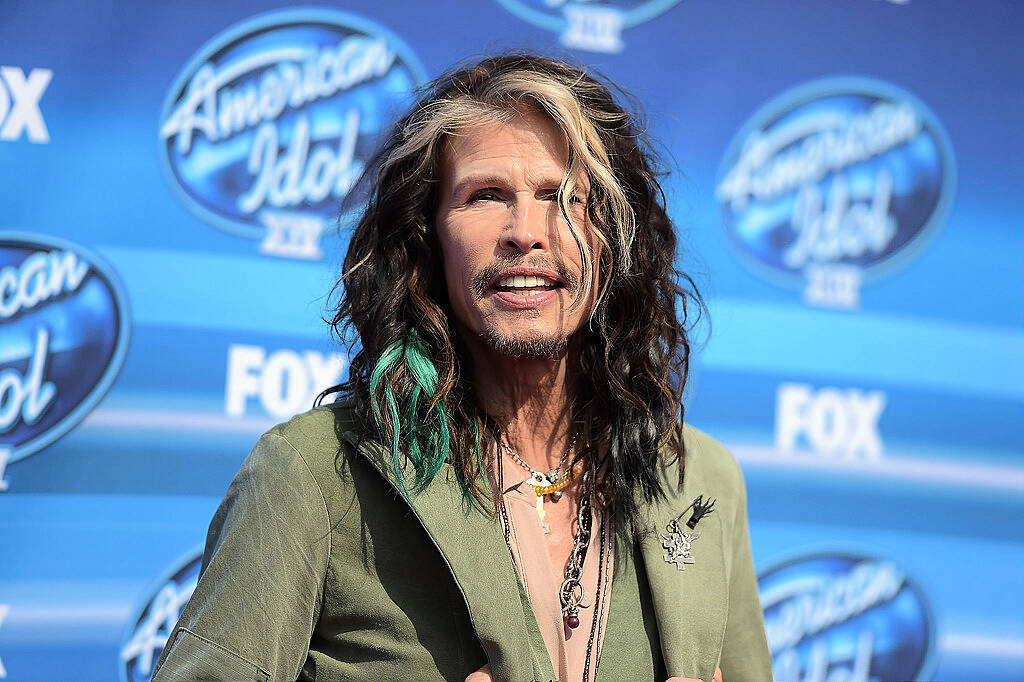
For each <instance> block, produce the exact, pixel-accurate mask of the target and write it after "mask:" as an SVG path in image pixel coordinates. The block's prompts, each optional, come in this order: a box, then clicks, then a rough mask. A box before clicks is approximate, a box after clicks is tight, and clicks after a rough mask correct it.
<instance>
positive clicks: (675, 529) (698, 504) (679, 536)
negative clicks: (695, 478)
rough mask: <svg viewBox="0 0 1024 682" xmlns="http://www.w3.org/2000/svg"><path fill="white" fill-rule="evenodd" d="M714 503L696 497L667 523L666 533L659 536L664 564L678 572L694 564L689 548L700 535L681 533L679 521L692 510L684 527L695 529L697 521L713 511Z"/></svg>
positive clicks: (701, 497)
mask: <svg viewBox="0 0 1024 682" xmlns="http://www.w3.org/2000/svg"><path fill="white" fill-rule="evenodd" d="M715 502H716V500H711V501H710V502H704V496H703V495H698V496H697V498H696V499H695V500H694V501H693V502H691V503H690V504H689V506H687V507H686V509H684V510H683V511H681V512H680V513H679V515H678V516H677V517H675V518H674V519H672V520H671V521H669V522H668V525H667V526H665V530H667V531H668V533H667V534H666V533H662V534H661V538H662V543H661V546H662V547H664V548H665V563H668V564H675V566H676V568H677V569H678V570H680V571H683V570H686V565H687V564H693V563H696V561H694V558H693V555H692V554H690V546H691V544H692V543H693V541H694V540H696V539H697V538H699V537H700V533H694V532H690V531H683V530H682V529H681V528H680V527H679V519H681V518H683V515H684V514H685V513H686V512H688V511H690V510H691V509H693V514H692V515H691V516H690V519H689V520H688V521H687V522H686V525H687V526H689V527H690V529H691V530H692V529H693V528H696V526H697V522H698V521H700V520H701V519H702V518H703V517H704V516H706V515H707V514H710V513H711V512H713V511H714V506H715Z"/></svg>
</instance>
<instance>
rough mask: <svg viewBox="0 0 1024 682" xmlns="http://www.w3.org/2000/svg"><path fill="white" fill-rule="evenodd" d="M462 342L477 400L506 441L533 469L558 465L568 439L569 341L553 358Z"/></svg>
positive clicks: (571, 369)
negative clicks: (515, 355) (470, 362)
mask: <svg viewBox="0 0 1024 682" xmlns="http://www.w3.org/2000/svg"><path fill="white" fill-rule="evenodd" d="M467 345H468V346H469V350H470V354H471V355H472V356H473V368H474V372H473V374H474V376H473V379H474V385H475V387H476V394H477V398H478V400H479V401H480V403H481V407H482V408H483V409H484V410H485V411H486V412H487V414H489V415H491V416H492V417H493V418H495V419H496V420H497V422H498V424H499V425H500V427H501V434H502V438H503V440H504V442H505V444H506V445H508V447H510V448H512V449H513V450H514V451H515V452H516V453H517V454H518V455H519V456H520V457H522V458H523V460H524V461H526V463H527V464H529V465H530V466H531V467H533V468H534V469H537V470H539V471H548V470H550V469H554V468H555V467H557V466H558V462H559V460H560V459H561V458H562V455H563V454H564V453H565V451H566V448H568V447H569V445H570V442H571V439H572V429H571V422H572V404H573V396H574V391H573V386H574V384H575V379H576V377H575V371H574V367H572V366H571V363H570V362H569V361H568V358H570V357H572V354H573V350H574V349H573V346H574V344H572V343H570V344H569V347H568V348H567V350H566V351H565V352H563V353H562V354H561V355H560V356H557V357H552V358H512V357H508V356H506V355H501V354H499V353H497V352H496V351H494V350H493V349H492V348H490V347H488V346H486V344H484V343H483V342H482V341H481V340H479V339H477V338H476V337H473V341H472V342H471V343H469V344H467Z"/></svg>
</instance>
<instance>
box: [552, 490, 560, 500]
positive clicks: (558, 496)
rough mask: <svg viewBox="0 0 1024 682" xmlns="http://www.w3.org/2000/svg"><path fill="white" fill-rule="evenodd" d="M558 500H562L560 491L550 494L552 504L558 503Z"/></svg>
mask: <svg viewBox="0 0 1024 682" xmlns="http://www.w3.org/2000/svg"><path fill="white" fill-rule="evenodd" d="M560 499H562V491H561V490H556V491H555V492H553V493H551V501H552V502H558V501H559V500H560Z"/></svg>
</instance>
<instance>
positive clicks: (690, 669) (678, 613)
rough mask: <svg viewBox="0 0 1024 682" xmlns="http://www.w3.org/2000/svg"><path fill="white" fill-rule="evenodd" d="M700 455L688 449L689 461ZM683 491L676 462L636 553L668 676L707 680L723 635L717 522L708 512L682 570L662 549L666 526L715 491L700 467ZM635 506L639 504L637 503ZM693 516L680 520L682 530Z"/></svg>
mask: <svg viewBox="0 0 1024 682" xmlns="http://www.w3.org/2000/svg"><path fill="white" fill-rule="evenodd" d="M699 456H700V451H699V450H697V449H688V450H687V458H688V460H689V461H692V459H693V458H695V457H699ZM685 471H686V476H685V479H684V482H683V489H682V491H681V492H680V491H679V490H678V480H679V478H678V476H679V468H678V463H675V464H673V465H671V466H669V467H667V468H666V470H665V481H664V486H665V488H664V489H665V490H666V491H667V496H666V498H665V499H664V500H660V501H658V502H657V503H655V504H654V505H652V506H651V508H650V512H649V520H650V532H649V533H648V535H647V536H646V537H645V538H644V539H643V540H642V541H641V542H640V553H641V556H642V557H643V563H644V567H645V568H646V571H647V580H648V583H649V584H650V588H651V601H652V603H653V605H654V612H655V619H656V621H657V623H658V633H659V637H660V640H661V654H662V658H663V660H664V662H665V668H666V671H667V672H668V674H669V676H670V677H671V676H680V677H696V678H699V679H702V680H711V677H712V676H713V675H714V672H715V668H716V667H717V666H718V655H719V652H720V651H721V647H722V641H723V638H724V637H725V621H726V615H727V606H728V605H727V602H726V600H727V595H728V589H727V579H726V573H725V556H724V551H723V547H724V545H723V537H722V525H721V519H719V518H718V514H717V513H711V514H709V515H707V516H705V517H704V518H702V519H701V520H700V522H699V523H698V524H697V527H696V528H695V529H694V532H699V533H700V537H699V538H697V539H695V540H693V542H692V545H691V547H690V554H691V556H692V557H693V560H694V563H692V564H685V565H684V566H685V568H684V569H683V570H680V569H679V568H677V566H676V564H675V563H671V562H668V561H666V559H665V555H666V553H667V552H666V550H665V548H664V547H663V545H662V542H663V540H664V538H663V534H668V532H669V531H668V530H667V529H666V526H667V525H668V524H669V522H670V521H672V519H674V518H676V516H678V515H679V513H680V512H682V511H683V510H684V509H685V508H686V506H687V505H689V504H690V502H692V501H693V499H694V498H696V497H697V496H698V495H704V497H705V499H707V498H708V496H709V495H710V496H711V497H715V493H716V491H715V490H714V489H713V487H712V486H711V485H709V482H707V481H705V480H702V478H701V477H700V473H699V467H698V466H687V467H686V469H685ZM638 502H639V500H638ZM690 513H691V512H687V513H686V514H685V515H683V517H682V518H681V519H680V521H679V525H680V529H681V530H682V531H690V528H688V527H687V526H686V521H687V519H689V516H690Z"/></svg>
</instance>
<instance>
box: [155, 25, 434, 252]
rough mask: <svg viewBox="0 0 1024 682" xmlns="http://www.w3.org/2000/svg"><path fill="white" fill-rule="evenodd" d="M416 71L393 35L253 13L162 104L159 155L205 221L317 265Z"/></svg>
mask: <svg viewBox="0 0 1024 682" xmlns="http://www.w3.org/2000/svg"><path fill="white" fill-rule="evenodd" d="M424 74H425V72H424V70H423V67H422V66H421V65H420V63H419V61H418V59H417V58H416V57H415V55H414V54H413V53H412V51H411V50H410V49H409V48H408V47H407V46H406V45H405V43H403V42H402V41H401V40H400V39H399V38H397V37H396V36H395V35H393V34H392V33H391V32H389V31H388V30H386V29H384V28H383V27H380V26H377V25H376V24H373V23H371V22H370V21H368V20H366V19H363V18H361V17H357V16H355V15H351V14H346V13H342V12H336V11H328V10H285V11H278V12H272V13H268V14H264V15H260V16H257V17H254V18H252V19H250V20H248V21H245V22H243V23H241V24H239V25H236V26H234V27H232V28H229V29H227V30H226V31H224V32H223V33H221V34H220V35H218V36H216V37H214V38H213V39H212V40H211V41H210V42H208V43H207V44H206V45H204V46H203V47H202V48H201V49H200V50H199V52H198V53H197V54H196V55H195V56H194V57H193V59H192V60H191V62H190V63H189V64H188V65H187V66H186V67H185V69H184V71H182V73H181V74H180V75H179V76H178V79H177V81H176V82H175V83H174V85H173V87H172V88H171V91H170V93H169V95H168V97H167V101H166V103H165V105H164V110H163V114H162V115H161V124H160V148H161V156H162V158H163V159H164V161H165V167H166V171H167V173H168V175H169V177H170V182H171V184H172V186H173V187H175V188H176V189H177V190H178V193H179V195H180V197H181V199H182V200H183V201H184V203H185V205H186V206H188V207H189V208H190V209H191V210H192V211H193V212H195V213H196V214H197V215H198V216H199V217H201V218H202V219H204V220H206V221H208V222H210V223H211V224H213V225H214V226H216V227H219V228H221V229H223V230H226V231H227V232H230V233H232V234H235V235H238V236H242V237H247V238H250V239H259V240H261V241H262V245H261V250H262V251H263V252H265V253H271V254H274V255H279V256H286V257H295V258H308V259H316V258H320V257H321V256H322V253H321V250H320V237H321V234H322V233H323V230H324V228H325V227H326V226H327V225H328V224H329V223H331V222H332V221H334V220H336V219H337V218H338V212H339V208H340V205H341V202H342V200H343V199H345V198H346V197H347V196H348V195H349V193H350V192H351V191H352V189H353V186H354V185H355V183H356V180H357V179H358V178H359V176H360V174H361V173H362V172H363V169H364V168H365V165H366V162H367V160H368V158H369V156H370V155H371V154H372V153H373V151H374V147H375V146H376V141H377V138H378V135H379V134H380V132H381V130H382V129H383V128H384V127H385V126H386V125H387V124H388V123H389V122H390V121H391V120H392V119H393V118H396V117H397V116H398V115H399V114H401V113H402V112H401V109H402V108H403V107H404V106H406V105H407V104H408V102H407V98H408V96H409V95H410V93H411V91H412V90H413V89H414V88H415V87H416V86H417V85H418V84H419V83H421V82H422V81H423V80H424Z"/></svg>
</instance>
